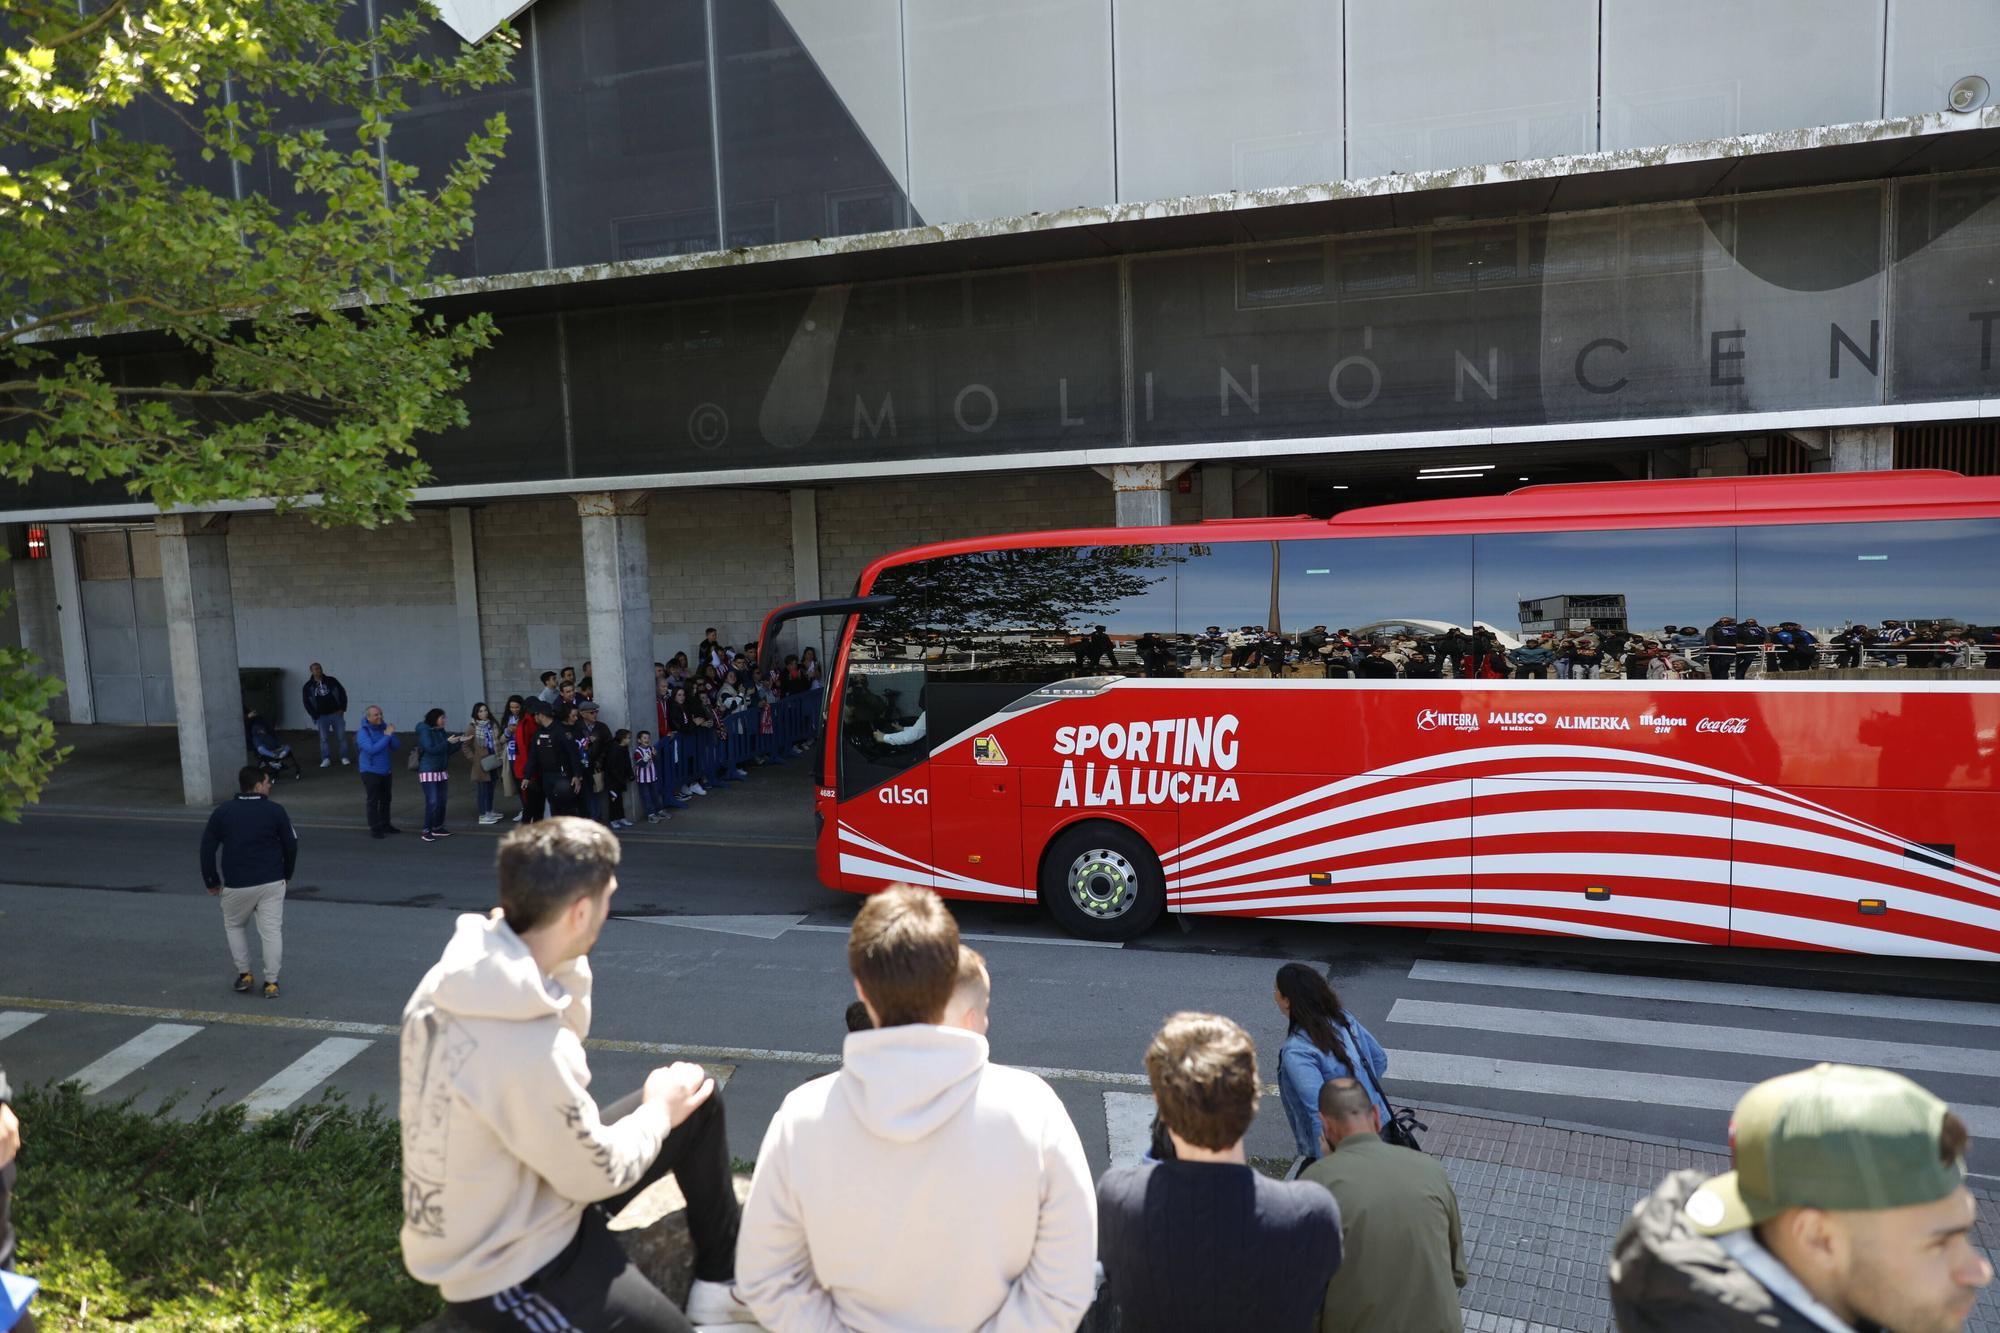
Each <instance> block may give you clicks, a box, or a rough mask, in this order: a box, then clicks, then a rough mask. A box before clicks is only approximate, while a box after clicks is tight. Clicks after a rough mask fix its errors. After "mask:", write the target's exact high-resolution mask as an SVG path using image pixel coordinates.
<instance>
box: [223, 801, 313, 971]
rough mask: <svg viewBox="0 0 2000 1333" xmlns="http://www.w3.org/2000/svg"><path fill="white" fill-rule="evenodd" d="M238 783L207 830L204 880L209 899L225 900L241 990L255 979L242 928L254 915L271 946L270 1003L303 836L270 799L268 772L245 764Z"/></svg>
mask: <svg viewBox="0 0 2000 1333" xmlns="http://www.w3.org/2000/svg"><path fill="white" fill-rule="evenodd" d="M236 786H237V793H236V795H235V797H234V798H233V799H231V800H227V801H224V802H223V803H222V804H221V805H218V806H216V807H215V811H214V813H212V814H211V815H209V817H208V827H207V828H206V829H204V830H203V831H202V835H201V879H202V883H204V884H206V885H207V886H208V891H209V893H210V895H212V896H216V897H220V898H221V899H222V931H223V934H224V935H225V936H227V937H228V939H229V955H230V957H231V958H233V959H234V960H235V962H236V989H237V990H238V991H248V990H249V989H250V987H251V985H252V984H253V983H254V981H255V978H254V977H253V976H251V974H250V939H249V937H248V936H247V935H246V934H245V933H244V930H243V927H244V925H245V924H246V923H247V922H248V921H249V920H250V918H251V917H252V916H253V915H254V916H255V917H256V918H257V936H258V938H259V939H260V940H262V941H263V945H264V998H265V999H267V1000H275V999H277V998H278V968H279V965H280V964H281V963H282V962H283V961H284V952H285V945H284V936H283V932H284V925H285V884H286V882H287V881H289V880H290V879H291V877H292V870H293V868H294V867H295V866H297V865H298V860H299V835H298V834H297V833H295V832H293V831H292V819H291V816H290V815H287V814H286V813H285V807H284V806H282V805H279V804H278V803H277V802H276V801H274V800H272V799H271V778H270V775H269V774H267V773H265V772H264V771H263V770H262V769H261V768H258V767H257V766H256V765H255V764H250V765H246V766H245V767H244V768H243V770H242V771H241V772H240V773H238V774H237V775H236ZM218 851H219V852H221V854H222V855H221V865H220V868H219V869H218V867H217V864H216V861H217V858H216V853H217V852H218Z"/></svg>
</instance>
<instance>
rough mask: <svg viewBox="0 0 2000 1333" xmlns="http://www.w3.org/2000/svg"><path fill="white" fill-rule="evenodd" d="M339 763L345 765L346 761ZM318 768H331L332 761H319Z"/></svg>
mask: <svg viewBox="0 0 2000 1333" xmlns="http://www.w3.org/2000/svg"><path fill="white" fill-rule="evenodd" d="M340 762H341V763H343V764H344V763H346V762H347V761H346V760H345V759H343V760H341V761H340ZM319 766H320V767H321V768H332V767H333V760H331V759H322V760H320V761H319Z"/></svg>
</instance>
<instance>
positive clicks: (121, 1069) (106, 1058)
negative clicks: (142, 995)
mask: <svg viewBox="0 0 2000 1333" xmlns="http://www.w3.org/2000/svg"><path fill="white" fill-rule="evenodd" d="M199 1031H201V1029H200V1028H199V1027H196V1026H194V1025H193V1024H191V1023H155V1024H153V1026H151V1027H149V1028H147V1029H146V1030H145V1031H144V1032H141V1033H140V1034H139V1035H138V1036H136V1037H134V1038H132V1040H130V1041H128V1042H126V1043H125V1044H124V1045H122V1046H118V1047H115V1048H114V1049H112V1050H109V1051H106V1052H105V1053H104V1054H103V1055H101V1056H99V1057H98V1058H97V1059H95V1060H93V1061H91V1062H90V1063H89V1064H87V1065H85V1066H84V1067H83V1068H81V1069H79V1070H77V1071H76V1072H75V1073H74V1074H71V1075H70V1076H69V1078H66V1079H64V1080H63V1082H65V1083H69V1082H76V1083H81V1084H82V1085H83V1090H84V1092H85V1094H86V1095H87V1094H89V1093H93V1092H103V1091H104V1090H105V1089H106V1088H108V1087H110V1086H111V1085H112V1084H114V1083H116V1082H117V1081H118V1080H119V1079H122V1078H125V1077H127V1076H128V1075H131V1074H136V1073H137V1072H139V1071H140V1070H141V1069H144V1068H145V1067H146V1066H147V1065H149V1064H151V1063H152V1062H153V1061H154V1060H156V1059H158V1058H159V1057H160V1056H162V1055H164V1054H166V1053H167V1052H168V1051H171V1050H172V1049H173V1048H174V1047H176V1046H178V1045H180V1044H181V1043H182V1042H184V1041H186V1040H187V1039H188V1038H189V1037H192V1036H193V1035H194V1034H195V1033H197V1032H199Z"/></svg>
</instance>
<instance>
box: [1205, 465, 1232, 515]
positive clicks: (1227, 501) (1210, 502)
mask: <svg viewBox="0 0 2000 1333" xmlns="http://www.w3.org/2000/svg"><path fill="white" fill-rule="evenodd" d="M1201 516H1202V517H1203V518H1235V517H1236V469H1235V468H1233V467H1221V466H1218V465H1217V464H1214V463H1204V464H1202V465H1201Z"/></svg>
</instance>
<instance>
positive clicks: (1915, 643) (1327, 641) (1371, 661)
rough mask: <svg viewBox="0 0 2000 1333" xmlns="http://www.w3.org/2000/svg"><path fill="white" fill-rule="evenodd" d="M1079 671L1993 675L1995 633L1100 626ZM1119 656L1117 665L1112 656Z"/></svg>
mask: <svg viewBox="0 0 2000 1333" xmlns="http://www.w3.org/2000/svg"><path fill="white" fill-rule="evenodd" d="M1071 650H1072V652H1073V654H1074V657H1075V662H1076V666H1077V669H1078V670H1079V671H1102V670H1107V669H1108V670H1112V671H1117V670H1121V669H1131V670H1135V671H1137V672H1139V673H1140V674H1143V675H1147V676H1155V677H1166V676H1182V675H1188V674H1191V673H1202V674H1214V673H1243V672H1248V673H1256V674H1264V675H1270V676H1284V675H1290V674H1298V675H1306V674H1311V675H1318V676H1325V677H1341V678H1350V679H1361V680H1393V679H1432V680H1437V679H1460V680H1502V679H1510V678H1511V679H1518V680H1548V679H1555V680H1612V679H1622V680H1688V679H1695V678H1702V677H1706V678H1711V679H1715V680H1728V679H1736V680H1742V679H1745V678H1746V677H1750V676H1753V675H1754V676H1758V677H1766V676H1773V675H1777V674H1780V673H1784V672H1796V671H1805V670H1809V669H1812V668H1816V667H1838V668H1845V669H1849V670H1854V669H1860V668H1871V669H1891V668H1917V667H1921V668H1932V669H1941V670H1982V669H1983V670H1987V671H2000V627H1988V628H1984V629H1981V628H1970V627H1964V626H1958V625H1951V624H1938V623H1934V622H1927V623H1910V622H1904V621H1900V620H1885V621H1883V622H1882V624H1881V625H1880V626H1870V625H1867V624H1853V625H1848V626H1845V627H1843V628H1842V629H1840V630H1838V631H1833V632H1830V633H1828V634H1826V636H1825V637H1824V639H1823V638H1822V636H1821V635H1820V634H1818V633H1815V632H1814V631H1812V630H1809V629H1807V628H1805V627H1804V626H1803V625H1801V624H1800V623H1799V622H1798V621H1796V620H1783V621H1779V622H1777V623H1776V624H1775V625H1774V626H1769V627H1767V626H1765V625H1763V624H1761V623H1759V621H1758V620H1757V618H1756V617H1754V616H1750V617H1746V618H1744V619H1743V620H1742V621H1740V622H1739V621H1738V620H1737V619H1736V618H1735V617H1733V616H1722V617H1720V618H1718V619H1717V620H1716V621H1715V622H1714V623H1713V624H1711V625H1709V626H1708V627H1707V628H1706V629H1701V628H1697V627H1696V626H1693V625H1667V626H1665V627H1663V628H1662V629H1660V630H1658V631H1655V632H1652V633H1641V632H1638V631H1634V630H1629V629H1618V628H1592V629H1581V630H1546V631H1542V632H1539V633H1531V634H1527V635H1525V636H1522V637H1520V638H1518V639H1516V638H1513V637H1511V636H1507V637H1503V636H1501V635H1500V634H1497V633H1495V632H1494V631H1493V630H1492V629H1490V628H1488V627H1486V626H1484V625H1475V626H1474V627H1473V628H1472V629H1470V630H1466V629H1463V628H1460V627H1458V626H1450V627H1447V628H1445V629H1443V630H1441V631H1438V632H1425V631H1420V630H1417V629H1416V628H1414V627H1412V626H1409V625H1400V626H1399V627H1396V628H1389V629H1376V630H1370V629H1369V628H1367V627H1364V628H1363V629H1361V630H1358V631H1357V630H1351V629H1346V628H1341V629H1328V628H1327V627H1326V626H1325V625H1314V626H1313V627H1312V628H1310V629H1307V630H1303V631H1300V632H1299V633H1296V634H1284V633H1280V632H1279V631H1277V630H1275V629H1269V628H1266V627H1265V626H1262V625H1245V626H1243V627H1241V628H1240V629H1233V630H1225V629H1223V628H1222V627H1220V626H1217V625H1211V626H1209V627H1208V628H1207V629H1206V630H1204V631H1203V632H1202V633H1201V634H1198V635H1162V634H1151V633H1148V634H1142V635H1139V636H1137V637H1135V638H1133V639H1132V640H1131V641H1130V643H1129V644H1121V643H1119V642H1117V641H1116V640H1115V639H1113V638H1112V637H1111V636H1110V635H1109V634H1107V633H1106V632H1105V628H1104V626H1102V625H1098V626H1094V627H1091V628H1090V629H1089V630H1087V631H1086V632H1084V633H1082V634H1081V635H1079V636H1078V637H1077V638H1076V639H1075V640H1074V642H1073V643H1072V646H1071ZM1121 652H1122V653H1125V654H1128V655H1129V656H1128V657H1126V658H1124V659H1122V660H1121V657H1120V654H1121Z"/></svg>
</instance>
